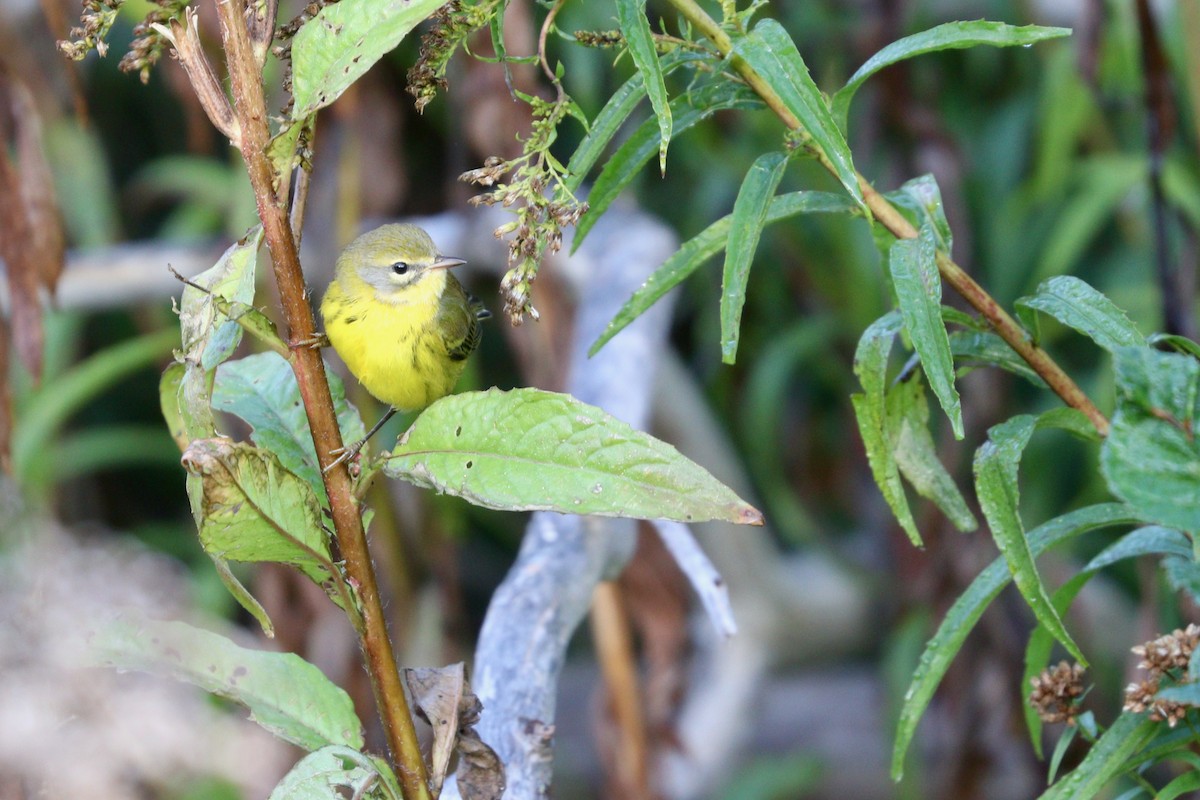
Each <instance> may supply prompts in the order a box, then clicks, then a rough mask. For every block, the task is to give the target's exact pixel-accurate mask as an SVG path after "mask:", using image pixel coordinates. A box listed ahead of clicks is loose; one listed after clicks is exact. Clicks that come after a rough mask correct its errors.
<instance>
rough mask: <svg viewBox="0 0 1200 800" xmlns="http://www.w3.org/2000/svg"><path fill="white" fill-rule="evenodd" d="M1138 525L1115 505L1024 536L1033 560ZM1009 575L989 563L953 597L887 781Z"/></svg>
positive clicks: (925, 658) (918, 679)
mask: <svg viewBox="0 0 1200 800" xmlns="http://www.w3.org/2000/svg"><path fill="white" fill-rule="evenodd" d="M1138 521H1139V518H1138V516H1137V514H1136V513H1135V512H1134V511H1133V509H1131V508H1129V507H1128V506H1125V505H1122V504H1120V503H1102V504H1099V505H1094V506H1088V507H1086V508H1081V509H1079V510H1077V511H1072V512H1069V513H1067V514H1063V515H1062V516H1060V517H1056V518H1055V519H1052V520H1050V521H1049V522H1047V523H1045V524H1043V525H1041V526H1039V527H1037V528H1035V529H1034V530H1032V531H1030V532H1029V551H1030V553H1031V554H1032V555H1033V557H1035V558H1036V557H1037V556H1039V555H1041V554H1042V553H1043V552H1045V551H1046V550H1048V549H1050V548H1051V547H1054V546H1056V545H1059V544H1062V543H1063V542H1065V541H1067V540H1069V539H1071V538H1073V537H1075V536H1078V535H1080V534H1083V533H1086V532H1088V531H1091V530H1095V529H1097V528H1104V527H1110V526H1113V525H1131V524H1135V523H1137V522H1138ZM1011 579H1012V575H1011V573H1010V572H1009V570H1008V563H1007V562H1006V561H1005V559H1004V558H998V559H996V560H995V561H993V562H992V563H991V564H990V565H989V566H988V567H987V568H986V569H984V570H983V571H982V572H980V573H979V576H978V577H976V578H975V580H974V581H972V582H971V585H970V586H968V587H967V589H966V591H964V592H963V593H962V594H960V595H959V596H958V599H957V600H956V601H955V602H954V605H952V606H951V607H950V610H949V611H947V612H946V616H945V618H944V619H943V620H942V624H941V625H940V626H938V630H937V632H936V633H935V634H934V635H933V638H931V639H930V640H929V642H928V643H927V644H926V645H925V652H924V653H923V654H922V655H921V660H920V662H919V664H918V665H917V669H916V672H914V673H913V679H912V684H911V685H910V686H909V689H908V692H906V693H905V695H904V706H903V708H902V709H901V710H900V720H899V723H898V725H897V728H896V738H895V742H894V745H893V749H892V778H893V779H894V780H899V779H900V778H901V777H902V775H903V774H904V756H905V753H907V752H908V746H909V744H911V743H912V738H913V735H914V734H915V733H916V730H917V723H918V722H920V721H921V716H922V715H923V714H924V713H925V709H926V708H927V707H928V706H929V701H930V700H931V699H932V698H933V693H934V691H935V690H936V689H937V687H938V684H940V683H941V681H942V678H943V677H944V676H945V674H946V670H947V669H949V667H950V662H951V661H953V660H954V657H955V656H956V655H957V654H958V651H959V650H960V649H961V648H962V645H963V642H964V641H965V640H966V638H967V635H968V634H969V633H970V632H971V631H972V630H973V629H974V627H975V624H976V623H977V622H978V621H979V618H980V617H982V616H983V612H984V611H985V610H987V607H988V606H989V605H991V602H992V601H993V600H995V599H996V597H997V596H998V595H999V594H1000V591H1001V590H1002V589H1003V588H1004V587H1005V586H1007V585H1008V582H1009V581H1010V580H1011Z"/></svg>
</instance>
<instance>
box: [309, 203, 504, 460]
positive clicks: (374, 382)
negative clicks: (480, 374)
mask: <svg viewBox="0 0 1200 800" xmlns="http://www.w3.org/2000/svg"><path fill="white" fill-rule="evenodd" d="M465 263H466V262H465V261H463V260H462V259H461V258H449V257H447V256H443V255H440V254H439V253H438V249H437V247H436V246H435V245H434V243H433V239H431V238H430V237H429V234H428V233H426V232H425V231H424V230H422V229H421V228H419V227H417V226H416V225H409V224H396V225H384V226H382V227H379V228H376V229H375V230H372V231H368V232H367V233H364V234H362V235H361V236H359V237H358V238H357V239H355V240H354V241H352V242H351V243H350V244H349V245H347V246H346V249H345V250H343V251H342V254H341V255H340V256H338V260H337V267H336V269H335V271H334V279H333V282H332V283H331V284H330V285H329V289H328V290H326V292H325V297H324V299H323V300H322V301H321V317H322V319H323V320H324V323H325V334H326V336H327V337H328V339H329V343H330V344H331V345H333V349H334V350H336V351H337V353H338V355H340V356H341V357H342V360H343V361H345V362H346V366H347V367H349V368H350V372H352V373H353V374H354V377H356V378H358V380H359V382H360V383H361V384H362V385H363V386H365V387H366V389H367V391H368V392H370V393H371V394H372V395H374V396H375V398H376V399H378V400H380V401H381V402H384V403H387V404H388V405H389V406H391V409H389V410H388V412H387V413H386V414H385V415H384V416H383V418H382V419H381V420H379V422H378V423H376V424H375V427H373V428H371V430H370V432H369V433H368V434H367V435H366V437H365V438H364V439H362V441H359V442H355V443H354V444H352V445H350V446H349V447H346V448H344V450H343V451H342V453H341V455H340V457H339V458H338V459H337V460H336V461H334V462H333V464H330V465H329V466H328V467H326V469H327V470H328V469H331V468H332V467H333V466H335V465H336V464H339V463H341V462H342V461H345V460H346V459H347V458H351V457H353V456H354V455H355V454H356V453H357V452H358V451H359V450H360V449H361V448H362V446H363V445H364V444H365V443H366V441H367V439H370V438H371V436H373V435H374V434H375V432H376V431H378V430H379V429H380V428H381V427H383V424H384V423H385V422H387V421H388V420H389V419H391V417H392V415H393V414H395V413H396V412H397V411H419V410H420V409H423V408H425V407H426V406H428V405H429V404H430V403H432V402H433V401H435V400H438V399H439V398H442V397H444V396H446V395H447V394H449V393H450V392H451V391H452V390H453V389H454V385H455V384H456V383H457V382H458V378H459V376H460V375H462V371H463V367H464V366H465V365H466V360H467V357H468V356H469V355H471V353H472V352H473V351H474V350H475V348H476V347H478V346H479V339H480V336H481V334H482V331H481V328H480V325H479V321H480V320H481V319H486V318H487V317H490V316H491V314H490V313H489V312H488V311H487V310H486V309H484V307H483V304H482V303H480V302H479V300H477V299H476V298H475V297H472V296H471V295H470V294H468V293H467V292H466V290H464V289H463V287H462V284H461V283H459V282H458V279H457V278H455V277H454V276H453V275H452V274H450V272H449V271H448V269H449V268H450V267H456V266H458V265H459V264H465Z"/></svg>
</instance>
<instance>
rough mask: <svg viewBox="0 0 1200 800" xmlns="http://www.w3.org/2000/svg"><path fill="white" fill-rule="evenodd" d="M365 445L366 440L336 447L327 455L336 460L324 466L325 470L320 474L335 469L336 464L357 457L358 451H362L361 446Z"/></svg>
mask: <svg viewBox="0 0 1200 800" xmlns="http://www.w3.org/2000/svg"><path fill="white" fill-rule="evenodd" d="M366 443H367V440H366V439H360V440H358V441H357V442H355V443H354V444H351V445H347V446H346V447H338V448H336V449H334V450H330V451H329V455H331V456H337V458H335V459H334V460H333V461H331V462H329V463H328V464H326V465H325V469H323V470H321V472H322V474H324V473H326V472H329V470H331V469H333V468H335V467H336V466H337V465H338V464H342V463H344V462H346V461H349V460H350V459H352V458H354V457H355V456H357V455H358V453H359V451H360V450H362V449H363V445H365V444H366Z"/></svg>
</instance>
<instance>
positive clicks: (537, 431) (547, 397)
mask: <svg viewBox="0 0 1200 800" xmlns="http://www.w3.org/2000/svg"><path fill="white" fill-rule="evenodd" d="M384 472H386V473H387V474H388V475H390V476H392V477H394V478H403V479H405V480H408V481H411V482H413V483H415V484H417V485H419V486H426V487H429V488H432V489H436V490H438V491H439V492H445V493H448V494H453V495H455V496H458V497H462V498H464V499H466V500H468V501H469V502H471V503H474V504H475V505H480V506H484V507H486V508H497V509H502V510H509V511H535V510H536V511H558V512H561V513H566V514H599V515H602V516H610V517H635V518H641V519H660V518H661V519H674V520H679V521H681V522H701V521H704V520H710V519H722V520H727V521H729V522H735V523H741V524H751V525H759V524H762V514H761V513H759V511H758V510H756V509H755V508H753V507H752V506H750V505H749V504H747V503H746V502H745V501H744V500H742V499H741V498H739V497H738V496H737V495H736V494H734V492H733V490H732V489H730V488H728V487H727V486H725V485H724V484H722V483H721V482H720V481H718V480H717V479H716V478H714V477H713V476H712V475H710V474H709V473H708V472H707V471H706V470H704V469H703V468H702V467H700V466H699V465H697V464H695V463H694V462H692V461H690V460H688V459H687V458H685V457H684V456H683V455H681V454H680V453H679V451H678V450H676V449H675V448H674V447H671V446H670V445H669V444H666V443H665V442H661V441H659V440H658V439H655V438H654V437H652V436H650V435H649V434H647V433H643V432H642V431H638V430H635V429H634V428H632V427H630V426H629V425H627V424H626V423H624V422H621V421H620V420H618V419H615V418H613V417H612V416H610V415H609V414H607V413H605V412H604V411H602V410H601V409H599V408H596V407H595V406H590V405H587V404H586V403H581V402H580V401H578V400H576V399H574V398H573V397H571V396H569V395H565V394H557V393H554V392H544V391H540V390H537V389H514V390H512V391H507V392H506V391H500V390H498V389H491V390H488V391H486V392H464V393H462V394H457V395H452V396H450V397H445V398H442V399H441V400H439V401H437V402H436V403H434V404H433V405H431V406H430V407H429V408H427V409H426V410H425V411H424V412H423V413H422V414H421V415H420V416H419V417H418V418H417V421H416V422H415V423H413V426H412V427H411V428H409V429H408V431H407V432H406V433H405V434H404V435H403V436H402V437H400V441H399V442H397V443H396V447H395V449H393V450H392V453H391V455H390V456H389V457H388V459H387V461H386V463H385V465H384Z"/></svg>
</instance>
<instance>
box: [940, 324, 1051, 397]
mask: <svg viewBox="0 0 1200 800" xmlns="http://www.w3.org/2000/svg"><path fill="white" fill-rule="evenodd" d="M950 353H951V354H952V355H953V356H954V358H955V359H957V360H958V361H960V362H965V363H967V364H983V365H987V366H991V367H999V368H1000V369H1003V370H1006V371H1008V372H1011V373H1013V374H1014V375H1020V376H1021V377H1022V378H1024V379H1025V380H1027V381H1029V382H1030V383H1032V384H1033V385H1034V386H1037V387H1038V388H1041V389H1045V388H1046V382H1045V381H1043V380H1042V379H1041V378H1040V377H1039V376H1038V374H1037V373H1036V372H1034V371H1033V370H1032V369H1030V368H1029V364H1027V363H1026V362H1025V360H1024V359H1022V358H1021V357H1020V356H1018V355H1017V353H1016V351H1015V350H1013V349H1012V348H1011V347H1009V346H1008V343H1007V342H1005V341H1004V340H1003V339H1001V338H1000V337H999V336H997V335H996V334H994V333H990V332H987V331H955V332H954V333H952V334H950Z"/></svg>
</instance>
